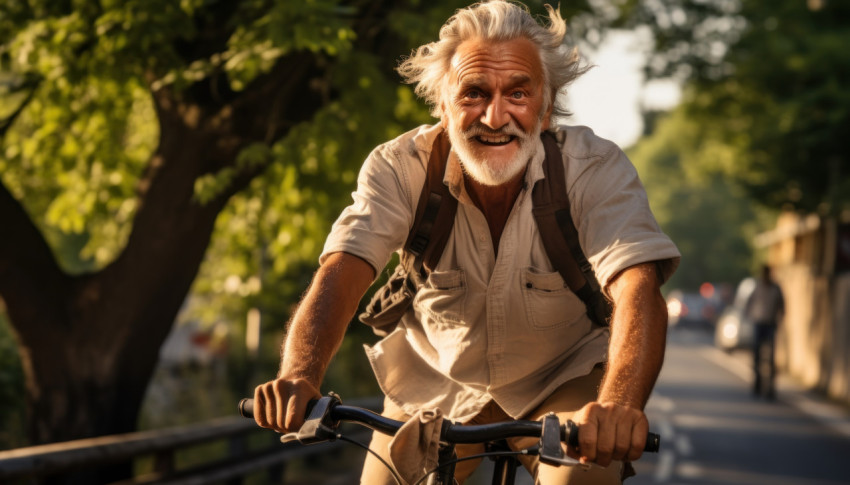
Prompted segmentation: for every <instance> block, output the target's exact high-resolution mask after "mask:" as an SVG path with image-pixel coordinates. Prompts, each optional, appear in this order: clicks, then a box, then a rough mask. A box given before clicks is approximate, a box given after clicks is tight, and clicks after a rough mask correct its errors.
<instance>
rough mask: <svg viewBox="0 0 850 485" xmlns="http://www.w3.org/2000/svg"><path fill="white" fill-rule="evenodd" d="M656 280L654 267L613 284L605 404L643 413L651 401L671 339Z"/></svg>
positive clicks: (633, 272) (602, 392)
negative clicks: (668, 340) (640, 410)
mask: <svg viewBox="0 0 850 485" xmlns="http://www.w3.org/2000/svg"><path fill="white" fill-rule="evenodd" d="M656 278H657V276H656V272H655V265H654V264H653V263H649V264H646V265H639V266H635V267H633V268H629V269H628V270H626V271H624V272H623V274H621V275H620V276H619V277H618V278H617V279H616V280H615V281H614V283H612V288H611V289H612V295H613V296H614V298H615V303H616V304H615V311H614V316H613V319H612V322H611V342H610V344H609V361H608V369H607V372H606V375H605V379H604V380H603V383H602V387H601V389H600V395H599V401H600V402H614V403H617V404H620V405H623V406H628V407H631V408H635V409H643V408H644V406H645V405H646V402H647V400H648V399H649V395H650V393H651V392H652V388H653V386H654V385H655V381H656V379H657V377H658V373H659V372H660V371H661V366H662V364H663V362H664V348H665V346H666V338H667V306H666V304H665V302H664V298H663V297H662V296H661V292H660V291H659V289H658V286H659V285H658V282H657V281H656Z"/></svg>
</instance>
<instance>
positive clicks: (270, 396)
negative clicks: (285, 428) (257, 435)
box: [262, 382, 280, 431]
mask: <svg viewBox="0 0 850 485" xmlns="http://www.w3.org/2000/svg"><path fill="white" fill-rule="evenodd" d="M273 387H274V386H273V384H272V383H270V382H267V383H266V384H264V385H263V386H262V389H263V399H264V400H265V404H266V407H265V413H264V414H265V416H264V417H265V420H266V423H268V426H267V427H268V428H271V429H274V430H276V431H279V429H278V428H279V427H278V426H277V424H276V421H275V419H274V417H275V413H276V411H275V410H276V409H277V408H279V407H280V403H279V402H277V401H276V400H275V396H274V390H273Z"/></svg>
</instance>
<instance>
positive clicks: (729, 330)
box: [714, 278, 756, 351]
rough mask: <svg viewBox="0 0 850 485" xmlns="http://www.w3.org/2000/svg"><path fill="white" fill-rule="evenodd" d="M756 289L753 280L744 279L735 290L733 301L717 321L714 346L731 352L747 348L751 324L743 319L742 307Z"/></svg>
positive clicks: (751, 336) (750, 335) (751, 337)
mask: <svg viewBox="0 0 850 485" xmlns="http://www.w3.org/2000/svg"><path fill="white" fill-rule="evenodd" d="M755 287H756V280H755V279H754V278H744V279H743V280H741V282H740V283H738V289H737V290H735V299H734V300H733V301H732V304H731V305H730V306H729V307H727V308H726V310H724V311H723V313H722V314H721V315H720V319H718V320H717V327H716V328H715V332H714V344H715V345H716V346H718V347H720V348H721V349H723V350H726V351H731V350H733V349H739V348H749V347H750V346H751V345H752V342H753V324H752V322H750V321H749V320H747V318H745V317H744V306H745V305H746V304H747V299H749V297H750V295H751V294H752V293H753V290H754V289H755Z"/></svg>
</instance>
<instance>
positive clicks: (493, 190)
mask: <svg viewBox="0 0 850 485" xmlns="http://www.w3.org/2000/svg"><path fill="white" fill-rule="evenodd" d="M524 179H525V170H523V171H522V172H520V173H519V174H518V175H517V176H515V177H514V178H512V179H511V180H509V181H508V182H506V183H504V184H502V185H483V184H480V183H478V182H476V181H475V180H473V179H472V177H470V176H469V175H467V174H464V177H463V182H464V185H465V186H466V191H467V193H468V194H469V198H470V199H472V203H473V204H475V207H478V209H479V210H480V211H481V212H482V213H483V214H484V218H485V219H487V225H488V226H489V227H490V238H491V240H492V241H493V249H494V252H495V251H498V249H499V240H500V239H501V237H502V231H503V230H504V229H505V224H507V222H508V216H510V214H511V209H513V207H514V202H516V198H517V196H519V193H520V191H521V190H522V184H523V180H524Z"/></svg>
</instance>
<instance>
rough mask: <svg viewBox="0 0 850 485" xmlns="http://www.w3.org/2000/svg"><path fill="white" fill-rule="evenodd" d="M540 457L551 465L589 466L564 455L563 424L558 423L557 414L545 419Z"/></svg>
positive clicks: (550, 414) (541, 435)
mask: <svg viewBox="0 0 850 485" xmlns="http://www.w3.org/2000/svg"><path fill="white" fill-rule="evenodd" d="M539 455H540V461H542V462H543V463H547V464H549V465H554V466H575V465H579V466H582V467H585V466H587V465H585V464H583V463H581V462H580V461H578V460H576V459H575V458H571V457H569V456H566V455H565V454H564V450H563V448H561V423H560V422H559V421H558V416H556V415H555V413H549V414H547V415H546V416H544V417H543V432H542V433H541V434H540V450H539Z"/></svg>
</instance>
